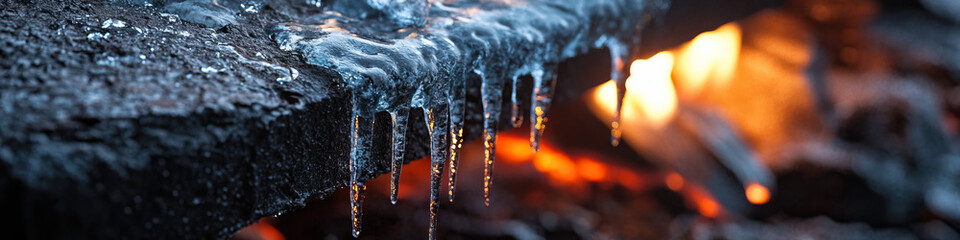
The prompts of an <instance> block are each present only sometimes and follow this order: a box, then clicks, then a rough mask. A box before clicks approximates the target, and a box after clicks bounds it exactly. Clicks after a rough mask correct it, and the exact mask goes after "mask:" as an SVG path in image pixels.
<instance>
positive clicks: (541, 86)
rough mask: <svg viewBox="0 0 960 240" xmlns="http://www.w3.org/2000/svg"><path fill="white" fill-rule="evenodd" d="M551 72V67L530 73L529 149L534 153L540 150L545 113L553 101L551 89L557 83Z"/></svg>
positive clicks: (540, 68) (545, 121)
mask: <svg viewBox="0 0 960 240" xmlns="http://www.w3.org/2000/svg"><path fill="white" fill-rule="evenodd" d="M544 68H547V69H544ZM553 71H554V70H553V67H538V68H537V69H534V70H533V72H531V73H530V75H531V76H533V96H531V98H530V99H531V101H530V147H531V148H533V151H534V152H537V151H539V150H540V137H541V136H543V130H544V129H546V123H547V117H546V112H547V110H548V109H549V108H550V103H551V102H552V100H553V88H554V86H555V85H556V82H557V81H556V75H555V74H554V73H553Z"/></svg>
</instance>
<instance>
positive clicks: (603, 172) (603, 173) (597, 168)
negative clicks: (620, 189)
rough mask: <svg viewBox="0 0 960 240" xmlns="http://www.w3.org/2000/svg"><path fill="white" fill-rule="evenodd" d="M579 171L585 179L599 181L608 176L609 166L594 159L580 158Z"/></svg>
mask: <svg viewBox="0 0 960 240" xmlns="http://www.w3.org/2000/svg"><path fill="white" fill-rule="evenodd" d="M577 173H579V174H580V177H581V178H583V179H586V180H588V181H592V182H599V181H602V180H603V179H604V178H606V177H607V166H606V165H603V164H602V163H600V162H597V161H595V160H593V159H589V158H580V159H579V160H578V161H577Z"/></svg>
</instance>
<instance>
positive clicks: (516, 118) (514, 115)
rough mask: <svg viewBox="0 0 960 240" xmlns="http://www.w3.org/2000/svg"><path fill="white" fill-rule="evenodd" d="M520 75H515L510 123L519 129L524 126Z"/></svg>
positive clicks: (511, 97)
mask: <svg viewBox="0 0 960 240" xmlns="http://www.w3.org/2000/svg"><path fill="white" fill-rule="evenodd" d="M520 83H521V81H520V75H519V74H514V75H513V92H512V93H511V95H510V103H511V107H512V108H511V109H510V113H511V115H510V121H511V122H512V123H513V127H515V128H518V127H520V125H523V115H521V111H520Z"/></svg>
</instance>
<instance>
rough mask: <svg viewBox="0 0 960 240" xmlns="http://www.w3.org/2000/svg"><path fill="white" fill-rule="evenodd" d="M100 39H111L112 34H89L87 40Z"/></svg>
mask: <svg viewBox="0 0 960 240" xmlns="http://www.w3.org/2000/svg"><path fill="white" fill-rule="evenodd" d="M100 39H110V33H91V34H87V40H89V41H97V40H100Z"/></svg>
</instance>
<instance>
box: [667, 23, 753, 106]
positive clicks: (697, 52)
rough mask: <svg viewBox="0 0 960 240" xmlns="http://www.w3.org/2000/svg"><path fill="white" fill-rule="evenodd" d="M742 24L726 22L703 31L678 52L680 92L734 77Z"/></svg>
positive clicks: (721, 83)
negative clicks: (710, 29) (713, 28)
mask: <svg viewBox="0 0 960 240" xmlns="http://www.w3.org/2000/svg"><path fill="white" fill-rule="evenodd" d="M740 38H741V34H740V26H738V25H737V24H736V23H727V24H724V25H723V26H720V28H717V29H716V30H713V31H709V32H704V33H701V34H700V35H697V37H696V38H694V39H693V40H691V41H690V42H688V43H687V44H685V45H684V46H682V47H681V48H680V49H678V50H676V52H677V65H676V66H675V68H674V69H675V71H674V76H675V77H676V79H677V80H678V81H677V85H678V86H679V88H680V92H681V93H683V94H686V95H696V94H698V93H700V91H701V90H703V87H705V86H707V85H711V87H723V86H727V84H729V83H730V80H732V79H733V74H734V70H735V68H736V64H737V58H738V57H739V55H740Z"/></svg>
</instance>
